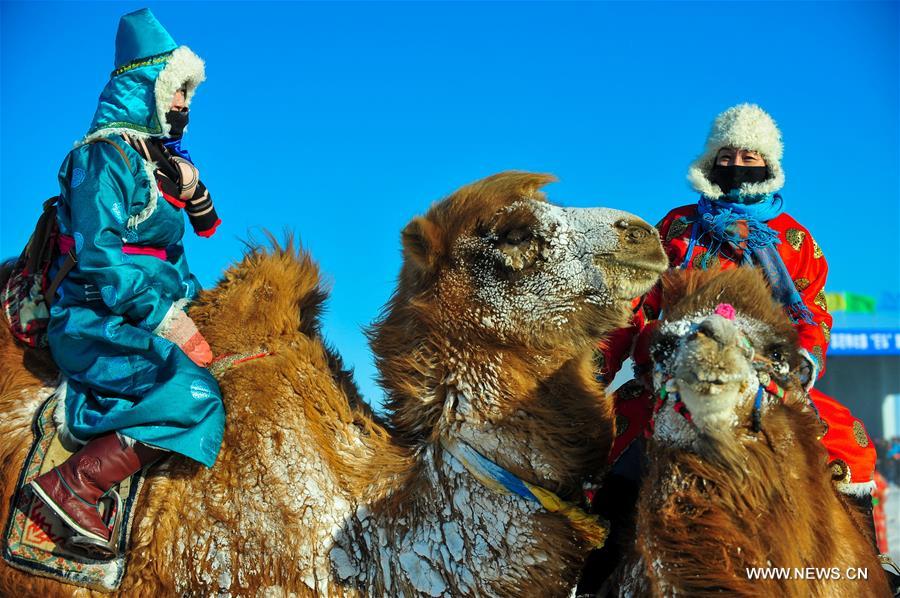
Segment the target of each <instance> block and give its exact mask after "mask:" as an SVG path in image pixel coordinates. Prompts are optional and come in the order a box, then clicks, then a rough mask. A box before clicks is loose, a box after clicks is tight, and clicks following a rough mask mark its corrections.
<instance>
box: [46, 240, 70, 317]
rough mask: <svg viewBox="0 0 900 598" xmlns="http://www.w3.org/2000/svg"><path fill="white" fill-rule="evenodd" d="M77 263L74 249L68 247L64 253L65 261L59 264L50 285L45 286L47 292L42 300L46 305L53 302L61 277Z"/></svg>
mask: <svg viewBox="0 0 900 598" xmlns="http://www.w3.org/2000/svg"><path fill="white" fill-rule="evenodd" d="M77 263H78V258H76V257H75V250H74V249H70V250H69V252H68V253H67V254H66V261H64V262H63V263H62V264H61V265H60V266H59V271H58V272H57V273H56V276H54V277H53V281H52V282H51V283H50V286H49V287H47V292H46V293H44V301H45V302H46V303H47V305H50V303H52V302H53V298H54V297H56V289H57V288H58V287H59V285H60V284H62V281H63V279H64V278H65V277H66V275H67V274H68V273H69V272H70V271H71V270H72V268H74V267H75V264H77Z"/></svg>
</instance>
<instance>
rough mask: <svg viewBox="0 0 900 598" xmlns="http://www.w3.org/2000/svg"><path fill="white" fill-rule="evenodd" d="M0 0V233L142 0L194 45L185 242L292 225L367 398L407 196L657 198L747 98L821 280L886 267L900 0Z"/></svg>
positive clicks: (29, 195) (209, 244) (409, 210)
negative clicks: (322, 279) (825, 272)
mask: <svg viewBox="0 0 900 598" xmlns="http://www.w3.org/2000/svg"><path fill="white" fill-rule="evenodd" d="M0 6H2V8H0V19H2V21H0V33H2V36H0V37H2V39H0V68H2V71H0V75H2V76H0V106H2V110H0V168H2V176H0V255H3V256H11V255H14V254H17V253H18V252H19V251H20V250H21V247H22V246H23V244H24V243H25V241H26V240H27V236H28V234H29V232H30V227H31V226H33V222H34V220H35V218H36V216H37V213H38V210H39V206H40V202H41V201H42V200H43V199H45V198H46V197H49V196H51V195H53V194H55V193H56V192H57V183H56V178H55V176H56V171H57V168H58V166H59V164H60V163H61V162H62V160H63V157H64V156H65V153H66V151H68V149H69V148H70V147H71V145H72V143H73V142H74V141H75V140H76V139H78V138H79V137H80V136H82V135H83V134H84V132H85V129H86V128H87V126H88V124H89V123H90V120H91V116H92V115H93V112H94V109H95V107H96V99H97V95H98V94H99V92H100V90H101V88H102V87H103V84H104V83H105V81H106V80H107V78H108V75H109V72H110V71H111V70H112V66H113V64H112V62H113V40H114V37H115V32H116V27H117V23H118V18H119V16H120V15H121V14H124V13H126V12H129V11H131V10H135V9H137V8H141V7H143V6H149V7H150V8H151V9H152V10H153V11H154V13H155V14H156V16H157V17H158V18H159V19H160V21H161V22H162V23H163V24H164V25H165V26H166V27H167V28H168V29H169V31H170V32H171V33H172V35H173V36H174V37H175V39H176V41H178V42H179V43H182V44H187V45H189V46H190V47H191V48H192V49H194V50H195V51H196V52H197V53H198V54H200V55H201V56H202V57H203V58H204V59H205V60H206V62H207V76H208V80H207V82H206V83H205V84H204V85H203V86H202V87H201V88H200V90H199V92H198V94H197V97H196V99H195V102H194V105H193V110H192V113H191V130H190V132H189V134H188V135H187V137H186V139H185V145H186V146H187V147H189V149H190V150H191V153H192V155H193V156H194V158H195V160H196V162H197V164H198V166H199V168H200V170H201V175H202V177H203V179H204V181H205V182H206V184H207V185H208V186H209V188H210V190H211V192H212V194H213V198H214V199H215V201H216V205H217V208H218V211H219V214H220V215H221V216H222V218H223V220H224V224H223V226H222V227H221V228H220V229H219V233H218V234H217V235H216V236H215V237H214V238H213V239H209V240H207V239H200V238H197V237H195V236H193V235H188V236H186V245H187V252H188V257H189V261H190V263H191V265H192V268H193V269H194V271H195V272H196V274H197V275H198V276H199V277H200V279H201V281H202V282H203V283H204V284H206V285H211V284H213V283H214V282H215V280H216V279H217V277H218V276H219V274H220V273H221V271H222V269H223V268H224V267H225V266H226V265H227V264H228V263H229V262H230V261H232V260H234V259H235V258H237V257H238V256H239V255H240V252H241V247H242V245H241V240H243V239H245V238H247V236H248V234H249V233H250V232H253V231H255V232H256V234H257V236H261V235H260V234H259V232H260V231H261V230H262V229H270V230H273V231H281V230H282V229H284V228H288V229H290V230H293V231H295V232H296V233H298V234H299V236H300V237H301V238H302V240H303V242H304V244H305V245H306V246H307V247H308V248H309V249H310V251H311V252H312V254H313V255H314V257H315V258H316V259H317V260H318V262H319V263H320V265H321V267H322V270H323V272H324V273H325V276H326V279H327V280H328V281H330V284H331V287H332V294H331V299H330V302H329V310H328V314H327V315H326V321H325V331H326V334H327V336H328V337H329V339H330V340H331V341H332V342H333V343H334V344H335V346H336V347H337V348H338V349H339V350H340V352H341V353H342V354H343V355H344V358H345V359H346V361H347V362H348V363H349V364H351V365H353V366H355V367H356V369H357V381H358V382H359V384H360V386H361V387H362V388H363V391H364V393H365V395H366V396H367V397H368V398H369V399H370V400H373V401H374V402H376V403H377V402H378V401H379V400H380V391H379V390H378V389H377V388H376V387H375V385H374V383H373V382H372V377H373V374H374V370H373V367H372V363H371V356H370V354H369V350H368V347H367V346H366V343H365V340H364V338H363V336H362V333H361V327H362V326H364V325H366V324H368V323H369V322H371V321H372V320H373V318H374V317H375V316H376V314H377V313H378V310H379V308H380V307H381V306H382V305H383V304H384V302H385V301H386V299H387V298H388V295H389V294H390V292H391V289H392V288H393V285H394V280H395V276H396V274H397V272H398V269H399V260H400V251H399V231H400V229H401V228H402V227H403V225H404V224H405V223H406V222H407V221H408V220H409V219H410V218H411V217H412V216H414V215H415V214H417V213H420V212H422V211H424V210H425V209H426V208H427V207H428V205H429V204H430V203H431V202H432V201H434V200H436V199H440V198H441V197H442V196H444V195H446V194H447V193H449V192H451V191H453V190H454V189H455V188H456V187H458V186H460V185H462V184H464V183H466V182H469V181H472V180H475V179H477V178H480V177H482V176H485V175H488V174H491V173H494V172H497V171H500V170H506V169H526V170H535V171H545V172H552V173H555V174H556V175H557V176H559V177H560V179H561V182H560V183H558V184H555V185H553V186H551V187H550V188H549V189H548V191H549V194H550V197H551V198H552V199H554V200H555V201H557V202H559V203H563V204H566V205H572V206H596V205H604V206H609V207H617V208H622V209H626V210H629V211H631V212H634V213H636V214H638V215H640V216H642V217H644V218H645V219H647V220H649V221H650V222H655V221H657V220H658V219H659V218H660V217H661V216H662V215H663V214H665V212H666V211H667V210H668V209H670V208H672V207H674V206H676V205H681V204H684V203H690V202H693V201H695V199H696V197H695V194H694V193H693V192H691V190H690V189H689V188H688V187H687V184H686V182H685V173H686V170H687V166H688V164H689V162H690V161H691V160H692V159H693V158H694V157H695V156H696V155H697V154H698V153H699V152H700V150H701V149H702V144H703V141H704V138H705V135H706V132H707V130H708V127H709V124H710V122H711V120H712V118H713V117H714V116H715V115H716V114H717V113H718V112H719V111H721V110H723V109H725V108H727V107H728V106H731V105H733V104H736V103H739V102H743V101H751V102H757V103H759V104H760V105H762V106H763V107H764V108H765V109H767V110H768V111H769V112H770V113H771V114H772V115H773V116H774V117H775V119H776V120H777V121H778V123H779V125H780V127H781V129H782V131H783V134H784V137H785V158H784V160H783V165H784V168H785V171H786V174H787V184H786V186H785V189H784V191H783V195H784V197H785V200H786V202H787V208H788V211H789V212H790V213H791V214H792V215H793V216H794V217H796V218H797V219H798V220H799V221H800V222H801V223H803V224H804V225H805V226H807V227H808V228H809V229H810V230H811V231H812V233H813V235H814V236H815V238H816V240H817V241H818V242H819V244H820V245H821V246H822V248H823V250H824V252H825V255H826V257H827V258H828V260H829V263H830V265H831V274H830V277H829V285H828V288H829V289H830V290H847V291H855V292H861V293H868V294H873V295H876V296H880V295H881V294H883V293H897V292H900V240H898V239H900V236H898V231H900V159H898V158H900V156H898V146H900V110H898V107H900V93H898V81H900V47H898V23H900V12H898V4H897V3H895V2H891V3H878V2H825V3H815V2H791V3H781V2H756V3H750V2H719V3H716V2H698V3H694V2H683V3H682V2H665V3H663V2H658V3H654V2H626V3H612V2H610V3H586V2H584V3H559V2H554V3H537V2H530V3H514V2H501V3H478V2H466V3H379V2H365V3H287V2H277V3H264V2H255V3H252V4H251V3H244V2H227V3H226V2H222V3H212V2H209V3H196V2H171V3H168V2H167V3H159V2H151V3H149V4H144V3H134V2H102V3H79V2H67V3H48V2H33V3H11V2H4V3H3V4H2V5H0ZM889 317H890V318H891V319H892V320H893V321H896V320H897V315H896V313H894V314H889Z"/></svg>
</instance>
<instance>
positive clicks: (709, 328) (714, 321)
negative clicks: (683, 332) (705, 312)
mask: <svg viewBox="0 0 900 598" xmlns="http://www.w3.org/2000/svg"><path fill="white" fill-rule="evenodd" d="M697 334H702V335H704V336H707V337H709V338H711V339H712V340H714V341H716V342H718V343H720V344H722V345H727V344H729V343H731V342H733V341H734V338H735V335H736V334H737V328H735V327H734V324H732V323H731V322H730V321H728V320H726V319H725V318H723V317H722V316H720V315H718V314H716V315H712V316H709V317H708V318H706V319H704V320H703V321H702V322H700V324H699V325H698V326H697Z"/></svg>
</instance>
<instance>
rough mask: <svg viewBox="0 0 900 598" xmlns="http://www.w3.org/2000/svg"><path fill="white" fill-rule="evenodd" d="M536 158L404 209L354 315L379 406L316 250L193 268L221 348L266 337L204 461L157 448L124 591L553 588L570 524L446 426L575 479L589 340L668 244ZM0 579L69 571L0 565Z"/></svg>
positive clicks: (5, 584) (506, 455)
mask: <svg viewBox="0 0 900 598" xmlns="http://www.w3.org/2000/svg"><path fill="white" fill-rule="evenodd" d="M550 180H552V179H551V177H548V176H543V175H533V174H526V173H505V174H501V175H496V176H493V177H490V178H487V179H484V180H482V181H479V182H476V183H474V184H472V185H469V186H467V187H464V188H462V189H461V190H459V191H457V192H456V193H455V194H453V195H452V196H450V197H449V198H447V199H446V200H444V201H442V202H440V203H438V204H436V205H435V206H433V207H432V209H431V210H430V211H429V212H428V213H427V215H425V216H424V217H420V218H416V219H414V220H413V221H412V222H411V223H410V224H409V225H408V226H407V227H406V229H405V230H404V231H403V235H402V236H403V247H404V264H403V268H402V271H401V273H400V278H399V284H398V287H397V289H396V292H395V294H394V296H393V298H392V299H391V301H390V303H389V304H388V305H387V306H386V308H385V312H384V315H383V316H382V318H381V319H380V320H379V321H378V322H377V323H376V324H375V325H374V326H373V328H372V329H371V331H370V336H371V341H372V347H373V349H374V351H375V354H376V357H377V360H378V365H379V367H380V369H381V379H382V380H381V381H382V383H383V384H384V386H385V388H386V390H387V393H388V396H389V401H388V407H389V411H390V415H389V419H388V420H387V421H381V420H380V419H379V418H377V417H375V416H374V415H373V414H372V412H371V411H370V410H369V408H368V407H367V406H366V404H365V403H363V402H362V400H361V399H360V397H359V396H358V394H357V390H356V388H355V386H354V384H353V382H352V380H351V377H350V375H349V374H348V373H347V372H346V371H344V370H343V368H342V366H341V361H340V359H339V358H338V357H337V356H336V355H335V354H334V353H333V352H332V351H331V350H330V349H329V348H328V347H327V345H326V344H325V343H324V341H323V339H322V336H321V334H320V331H319V317H318V316H319V311H320V309H321V304H322V301H323V300H324V298H325V294H324V292H323V291H322V289H321V283H320V280H319V275H318V272H317V269H316V267H315V266H314V265H313V263H312V262H311V260H310V258H309V257H308V255H306V254H304V253H301V254H300V255H297V254H296V252H295V251H294V250H293V249H292V247H291V245H290V244H288V246H287V247H286V248H283V249H279V248H277V247H276V249H275V250H274V251H264V250H254V251H251V252H250V253H249V254H248V255H247V256H246V257H245V258H244V260H243V261H242V262H241V263H239V264H237V265H236V266H234V267H232V268H231V269H229V270H228V271H227V272H226V274H225V277H224V280H222V281H221V282H220V283H219V285H218V286H217V287H216V288H215V289H212V290H211V291H208V292H205V293H204V294H203V295H202V297H201V298H200V300H199V301H198V303H197V304H196V305H195V306H194V307H193V308H192V310H191V316H192V317H193V318H194V319H195V320H196V321H197V323H198V325H199V326H200V328H201V330H202V331H203V333H204V335H205V336H206V338H207V339H208V340H209V342H210V345H211V346H212V347H213V349H214V351H215V353H216V354H224V353H246V352H255V351H258V350H260V349H265V350H267V351H270V352H271V353H272V356H270V357H266V358H262V359H256V360H253V361H249V362H246V363H244V364H241V365H239V366H237V367H234V368H233V369H230V370H227V371H226V372H225V373H224V374H222V375H221V377H220V383H221V386H222V390H223V396H224V400H225V403H226V410H227V426H226V432H225V441H224V446H223V448H222V452H221V454H220V456H219V460H218V462H217V463H216V465H215V467H214V468H212V469H210V470H206V469H203V468H201V467H198V466H196V465H194V464H192V463H190V462H188V461H187V460H185V459H182V458H178V457H170V458H168V459H166V460H165V461H163V462H162V463H161V464H160V465H158V466H156V467H155V468H153V469H152V471H151V472H150V474H149V479H148V483H147V484H146V486H145V490H144V497H143V499H142V503H141V505H140V507H139V511H138V513H137V523H136V530H135V534H134V536H133V542H132V547H131V552H130V561H129V566H128V571H127V574H126V578H125V580H124V582H123V585H122V587H121V590H120V594H121V595H123V596H154V597H155V596H174V595H190V596H199V595H232V596H237V595H241V596H274V595H373V596H383V595H408V596H413V595H421V596H450V595H453V596H459V595H498V596H552V595H564V594H566V593H567V592H568V591H569V590H570V588H571V587H573V586H574V583H575V576H576V575H577V574H578V571H579V569H580V565H581V562H582V558H583V555H584V553H585V549H586V544H587V542H586V540H585V537H584V536H583V535H582V533H581V532H582V531H583V530H582V529H581V528H579V527H577V526H573V524H571V523H570V522H569V519H567V518H566V517H564V516H563V515H561V514H558V513H555V514H554V513H550V512H548V511H545V510H543V509H542V508H541V507H540V506H536V505H535V503H533V502H529V501H527V500H525V499H523V498H521V497H519V496H517V495H514V494H502V493H497V492H495V491H492V490H490V489H488V487H486V486H484V485H482V483H481V482H479V481H477V480H476V478H474V477H473V475H472V474H471V473H470V472H469V470H467V469H466V468H465V467H464V466H463V465H462V464H461V463H460V461H458V460H457V458H456V457H455V456H454V455H453V454H451V453H450V452H448V451H447V450H445V448H444V446H445V445H446V444H445V443H446V442H448V441H449V440H453V441H456V442H465V443H466V444H468V445H469V446H471V447H473V448H475V449H476V450H478V451H479V452H481V453H482V454H483V455H485V456H487V457H489V458H490V459H492V460H493V461H494V462H496V463H498V464H500V465H502V466H503V467H505V468H506V469H507V470H509V471H511V472H513V473H514V474H515V475H516V476H518V477H519V478H521V479H523V480H526V481H528V482H531V483H535V484H538V485H540V486H542V487H544V488H548V489H550V490H552V491H555V492H557V493H558V494H559V495H561V496H562V497H563V498H567V499H572V500H574V499H577V497H578V496H579V494H580V491H581V487H582V482H583V481H584V480H586V479H588V478H590V477H591V476H593V475H594V474H596V473H597V472H598V471H599V470H600V469H601V465H602V464H603V462H604V459H605V456H606V454H607V451H608V449H609V446H610V443H611V439H612V435H613V423H612V422H613V417H612V413H611V405H610V403H609V401H608V400H607V399H606V398H605V395H604V393H603V389H602V388H601V387H600V386H599V385H598V383H597V382H596V381H595V380H594V376H593V374H592V366H591V353H592V348H593V346H594V344H595V339H596V338H597V337H598V336H599V335H601V334H602V333H604V332H605V331H608V330H610V329H612V328H614V327H617V326H621V325H623V324H624V323H625V322H626V320H627V318H628V316H629V314H630V312H629V302H628V299H629V298H630V297H634V296H636V295H637V294H639V293H642V292H645V291H646V290H647V289H648V288H649V287H650V286H651V285H652V284H653V283H654V281H655V280H656V279H657V278H658V275H659V273H660V272H661V271H662V269H663V268H664V267H665V264H666V260H665V257H664V255H663V253H662V249H661V247H660V244H659V240H658V238H657V235H656V232H655V231H654V230H653V228H652V227H650V226H649V225H647V224H646V223H644V222H643V221H641V220H639V219H637V218H635V217H634V216H631V215H630V214H627V213H624V212H617V211H614V210H606V209H596V210H576V209H562V208H559V207H556V206H553V205H551V204H549V203H547V202H546V201H545V200H544V198H543V194H542V193H541V192H540V191H539V190H538V189H539V187H540V186H542V185H543V184H545V183H547V182H549V181H550ZM4 342H5V345H4V347H8V346H9V338H8V336H7V337H4ZM4 350H7V351H8V349H4ZM5 359H6V361H5V362H4V367H10V368H13V369H21V366H20V365H19V364H20V363H21V356H20V355H17V354H7V355H5ZM28 382H35V381H26V382H23V383H22V384H21V385H20V388H12V387H7V388H4V389H2V390H3V392H2V394H0V413H2V414H3V417H2V421H3V432H4V436H3V440H2V442H0V463H2V464H3V465H2V467H3V468H4V469H3V473H4V475H3V484H4V486H3V497H2V507H0V509H2V510H0V517H3V518H5V517H6V516H7V512H6V508H7V505H8V504H9V497H10V494H11V492H12V484H13V482H14V480H15V477H16V475H15V474H16V473H17V472H18V468H19V466H20V464H21V462H22V459H23V457H24V455H25V451H26V450H27V447H28V446H29V444H30V443H31V434H30V430H29V427H28V424H29V421H30V418H31V416H32V414H33V412H34V410H35V408H36V407H37V405H38V403H39V401H40V399H39V397H38V396H37V395H36V394H35V390H36V389H35V385H32V386H29V384H28ZM23 388H24V389H26V390H28V391H29V392H26V393H25V394H23V393H22V392H21V390H22V389H23ZM12 413H15V418H12V419H11V418H10V417H9V415H10V414H12ZM0 593H2V594H4V595H13V594H19V595H25V594H27V595H42V596H47V595H53V596H57V595H73V594H76V590H75V589H74V588H72V587H71V586H64V585H61V584H57V583H54V582H52V581H48V580H43V579H38V578H34V577H28V576H26V575H24V574H22V573H19V572H17V571H14V570H11V569H9V568H7V567H5V566H2V567H0ZM88 594H89V593H88V592H87V591H84V590H81V595H88Z"/></svg>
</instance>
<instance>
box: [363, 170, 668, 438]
mask: <svg viewBox="0 0 900 598" xmlns="http://www.w3.org/2000/svg"><path fill="white" fill-rule="evenodd" d="M553 180H554V179H553V177H551V176H548V175H540V174H530V173H523V172H507V173H501V174H498V175H494V176H491V177H488V178H486V179H483V180H481V181H477V182H475V183H472V184H470V185H468V186H466V187H463V188H462V189H460V190H458V191H457V192H455V193H454V194H452V195H451V196H449V197H448V198H446V199H444V200H443V201H441V202H439V203H437V204H435V205H433V206H432V207H431V209H430V210H429V211H428V212H427V213H426V214H425V215H424V216H420V217H417V218H414V219H413V220H412V221H411V222H410V223H409V224H408V225H407V226H406V228H405V229H404V230H403V233H402V242H403V255H404V262H403V267H402V270H401V274H400V280H399V284H398V288H397V290H396V292H395V295H394V297H393V298H392V300H391V302H390V303H389V304H388V305H387V306H386V308H385V313H384V315H383V317H382V319H381V321H379V322H378V323H377V324H376V325H375V326H374V327H373V329H372V330H371V339H372V347H373V350H374V352H375V355H376V358H377V361H378V365H379V369H380V371H381V380H382V383H383V384H384V386H385V388H386V390H387V392H388V403H387V406H388V408H389V410H390V412H391V414H392V423H393V425H394V427H395V430H396V431H397V432H398V435H399V436H400V437H403V438H405V439H407V440H409V441H411V442H417V441H420V440H423V439H428V438H434V436H435V435H437V434H440V433H446V432H447V431H448V430H450V429H457V431H459V430H458V429H460V428H465V429H466V430H467V431H468V434H469V437H468V439H469V440H470V441H471V442H472V443H473V444H475V445H476V448H479V449H481V450H483V452H486V453H490V454H494V453H495V452H496V449H497V448H498V447H497V443H498V442H500V443H501V444H502V442H503V441H502V440H498V439H502V438H503V432H502V431H501V430H500V428H502V427H503V426H504V425H508V426H510V428H511V429H512V428H515V430H516V431H515V434H517V435H518V438H519V439H525V438H526V437H527V436H528V431H527V427H528V425H529V423H528V422H529V421H530V422H535V421H539V422H540V424H539V425H542V426H544V428H545V430H549V429H550V428H552V426H550V425H548V423H549V422H555V424H556V425H557V426H560V425H563V426H569V427H568V431H569V434H570V435H571V437H572V441H573V442H582V441H583V440H584V438H585V437H584V436H579V434H580V430H579V429H578V426H579V425H581V424H582V423H584V425H585V426H589V425H591V423H589V422H590V420H593V421H592V423H593V425H595V426H596V427H598V428H602V427H603V426H602V424H597V422H598V421H603V420H604V418H605V417H606V415H607V414H606V413H605V412H604V413H599V412H598V411H597V410H599V409H601V407H600V404H601V403H602V402H603V401H602V399H601V398H600V397H601V396H602V392H601V391H600V390H599V389H595V387H596V382H595V381H594V380H593V376H592V373H591V368H590V355H591V353H592V350H593V348H594V347H595V346H596V343H597V341H598V339H599V338H601V337H602V335H603V334H604V333H606V332H608V331H610V330H612V329H614V328H617V327H620V326H623V325H625V324H626V322H627V319H628V317H629V315H630V300H631V299H632V298H633V297H636V296H638V295H640V294H641V293H643V292H645V291H647V290H648V289H649V288H650V287H651V286H652V285H653V284H654V283H655V282H656V280H657V279H658V277H659V274H660V273H661V272H662V271H663V269H664V268H665V267H666V265H667V260H666V257H665V255H664V253H663V251H662V248H661V244H660V242H659V239H658V236H657V233H656V231H655V229H653V227H651V226H650V225H648V224H647V223H646V222H644V221H643V220H641V219H639V218H637V217H636V216H633V215H631V214H629V213H626V212H622V211H618V210H611V209H605V208H593V209H575V208H562V207H559V206H555V205H553V204H551V203H548V202H547V200H546V199H545V197H544V194H543V193H542V192H541V191H540V188H541V187H542V186H543V185H545V184H546V183H548V182H551V181H553ZM588 387H590V390H588ZM582 390H584V392H581V391H582ZM534 433H535V434H537V435H541V433H540V431H538V430H535V431H534ZM550 433H552V432H551V431H546V434H550ZM478 434H483V436H484V437H483V438H482V439H481V440H480V441H479V440H478V439H476V438H475V436H477V435H478ZM537 444H539V442H537ZM550 444H552V443H550ZM587 444H590V443H587ZM590 448H596V446H593V447H590ZM553 450H556V449H555V448H554V449H553Z"/></svg>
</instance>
